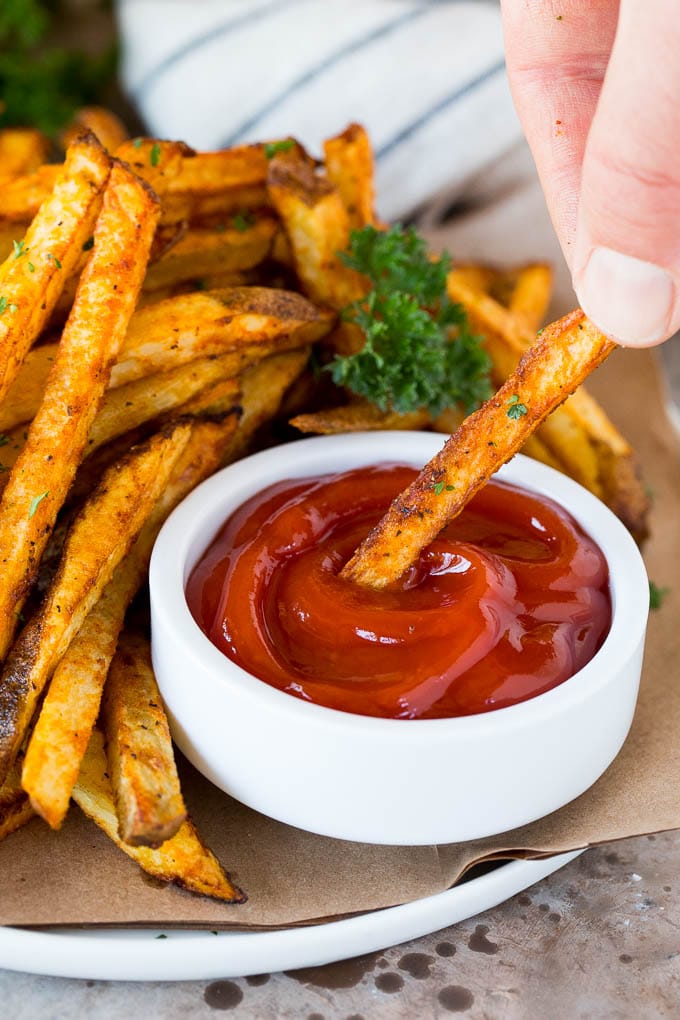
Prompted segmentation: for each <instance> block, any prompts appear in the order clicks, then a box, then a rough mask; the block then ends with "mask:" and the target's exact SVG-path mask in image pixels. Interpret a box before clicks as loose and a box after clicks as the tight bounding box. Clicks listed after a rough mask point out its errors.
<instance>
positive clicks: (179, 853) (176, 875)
mask: <svg viewBox="0 0 680 1020" xmlns="http://www.w3.org/2000/svg"><path fill="white" fill-rule="evenodd" d="M73 799H74V800H75V802H76V803H77V805H78V807H79V808H80V809H81V811H83V812H84V813H85V814H86V815H87V817H88V818H91V819H92V821H93V822H95V823H96V824H97V825H98V826H99V828H100V829H103V831H104V832H105V833H106V835H107V836H108V837H109V839H111V840H113V842H114V843H115V844H116V846H118V847H119V848H120V849H121V850H123V851H124V853H126V854H127V855H128V857H132V859H133V860H135V861H136V862H137V864H139V865H140V867H141V868H143V869H144V871H146V872H148V873H149V874H150V875H153V876H154V877H155V878H158V879H161V880H162V881H164V882H174V883H175V884H177V885H179V886H181V887H182V888H183V889H188V890H189V891H190V892H195V893H200V894H201V895H203V896H212V897H213V898H214V899H218V900H223V901H225V902H227V903H244V902H245V900H246V896H245V895H244V893H242V892H241V890H240V889H238V888H237V887H236V886H235V885H233V884H232V882H231V880H230V878H229V875H228V874H227V873H226V872H225V871H224V870H223V869H222V866H221V865H220V863H219V861H218V860H217V858H216V857H215V855H214V854H213V853H212V852H211V851H210V850H209V849H208V847H207V846H206V845H205V844H204V843H203V842H202V840H201V838H200V836H199V835H198V833H197V831H196V829H195V827H194V825H193V823H192V822H191V821H190V820H188V819H187V821H186V822H184V824H183V825H182V827H181V829H180V830H179V832H178V833H177V835H176V836H173V838H172V839H169V840H167V841H166V842H165V843H164V844H163V845H162V846H161V847H159V848H158V849H157V850H152V849H151V848H150V847H141V846H140V847H133V846H128V844H127V843H124V842H123V841H122V840H121V839H120V837H119V836H118V818H117V817H116V809H115V804H114V800H113V792H112V790H111V783H110V781H109V779H108V775H107V761H106V754H105V753H104V741H103V737H102V734H101V733H100V732H99V730H95V731H94V732H93V734H92V738H91V740H90V744H89V746H88V749H87V753H86V755H85V758H84V760H83V765H82V768H81V770H80V776H79V778H78V782H77V784H76V786H75V789H74V790H73Z"/></svg>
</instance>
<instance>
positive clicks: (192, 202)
mask: <svg viewBox="0 0 680 1020" xmlns="http://www.w3.org/2000/svg"><path fill="white" fill-rule="evenodd" d="M123 144H125V143H123ZM298 151H299V150H298ZM268 165H269V164H268V160H267V157H266V156H265V152H264V146H262V145H245V146H241V147H237V148H234V149H224V150H222V151H220V152H201V153H197V154H196V155H195V156H188V157H187V158H186V159H185V160H183V163H182V168H181V170H180V172H179V174H178V175H177V176H176V177H175V178H174V179H173V181H172V183H171V184H170V185H169V187H168V192H167V194H166V196H165V201H164V203H163V214H162V220H161V222H162V223H163V224H173V223H178V222H180V221H182V220H187V219H188V220H196V219H202V218H205V217H208V216H223V217H225V218H226V217H229V216H231V215H233V214H237V213H239V212H240V211H241V210H243V209H258V208H261V207H263V206H266V205H268V204H269V201H268V196H267V189H266V180H267V170H268ZM60 171H61V166H59V165H58V164H50V165H44V166H40V167H38V169H37V170H36V171H35V172H34V173H27V174H25V175H22V176H21V177H17V178H15V179H14V180H12V181H9V182H7V183H6V184H5V185H4V186H3V195H2V208H1V209H0V225H2V224H4V225H6V224H8V223H28V222H30V220H31V219H32V218H33V217H34V216H35V214H36V213H37V211H38V209H39V208H40V205H41V203H42V202H44V201H45V199H46V198H47V197H48V196H49V194H50V192H51V191H52V189H53V187H54V184H55V181H56V180H57V178H58V176H59V173H60Z"/></svg>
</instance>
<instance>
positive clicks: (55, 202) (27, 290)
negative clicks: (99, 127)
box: [0, 135, 111, 401]
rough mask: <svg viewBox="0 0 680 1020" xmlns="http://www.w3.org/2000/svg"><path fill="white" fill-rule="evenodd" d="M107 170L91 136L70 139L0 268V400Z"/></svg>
mask: <svg viewBox="0 0 680 1020" xmlns="http://www.w3.org/2000/svg"><path fill="white" fill-rule="evenodd" d="M110 169H111V161H110V159H109V157H108V156H107V155H106V153H105V152H104V150H103V149H102V147H101V146H100V145H99V142H97V141H96V139H95V138H94V137H93V136H92V135H90V136H88V137H85V138H80V139H79V140H78V141H77V142H74V144H73V145H72V146H71V148H70V149H69V151H68V153H67V156H66V162H65V164H64V169H63V172H62V173H60V174H59V175H58V176H57V178H56V180H55V184H54V189H53V191H52V193H51V194H50V195H49V197H48V198H46V200H45V202H44V204H43V205H42V206H41V208H40V211H39V212H38V213H37V215H36V217H35V219H34V220H33V222H32V223H31V225H30V227H29V228H28V230H27V232H26V236H25V237H24V238H23V240H17V242H16V245H15V246H14V249H13V251H12V252H11V253H10V254H9V255H8V256H7V258H6V259H5V261H4V262H3V264H2V266H0V304H1V305H2V314H1V315H0V401H2V400H3V399H4V397H5V396H6V394H7V391H8V389H9V387H10V386H11V384H12V381H13V380H14V379H15V378H16V375H17V372H18V371H19V368H20V366H21V363H22V362H23V360H24V358H25V357H26V354H27V352H28V350H29V348H30V347H31V345H32V344H33V342H34V340H35V339H36V337H37V336H38V334H39V333H40V331H41V330H42V329H43V327H44V326H45V324H46V322H47V321H48V319H49V317H50V314H51V312H52V309H53V308H54V305H55V303H56V301H57V298H58V297H59V295H60V293H61V291H62V288H63V286H64V281H65V280H66V278H67V277H68V275H69V273H70V272H71V271H72V269H73V267H74V266H75V265H76V263H77V261H78V260H79V259H80V257H81V256H82V248H83V244H84V243H85V242H86V241H87V238H88V237H89V235H90V234H91V233H92V226H93V224H94V222H95V218H96V216H97V214H98V212H99V208H100V205H101V199H102V193H103V189H104V185H105V184H106V181H107V178H108V176H109V172H110ZM5 190H6V189H5V188H3V202H4V192H5Z"/></svg>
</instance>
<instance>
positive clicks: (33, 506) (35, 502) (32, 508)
mask: <svg viewBox="0 0 680 1020" xmlns="http://www.w3.org/2000/svg"><path fill="white" fill-rule="evenodd" d="M49 494H50V490H49V489H45V491H44V492H41V493H40V495H39V496H34V497H33V499H32V500H31V503H30V506H29V508H28V517H29V520H30V518H31V517H32V516H33V514H34V513H35V512H36V510H37V509H38V507H39V506H40V504H41V503H42V501H43V500H44V499H46V498H47V496H49Z"/></svg>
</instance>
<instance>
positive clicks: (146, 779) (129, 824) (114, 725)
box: [102, 634, 187, 847]
mask: <svg viewBox="0 0 680 1020" xmlns="http://www.w3.org/2000/svg"><path fill="white" fill-rule="evenodd" d="M102 724H103V728H104V736H105V740H106V757H107V759H108V763H109V775H110V776H111V783H112V786H113V790H114V795H115V798H116V808H117V814H118V834H119V836H120V838H121V839H122V840H123V842H124V843H128V844H129V845H130V846H151V847H158V846H160V845H161V844H162V843H164V842H165V841H166V839H171V838H172V836H174V835H175V833H176V832H177V831H178V830H179V828H180V826H181V825H182V822H183V821H184V820H185V818H186V815H187V812H186V807H185V806H184V800H183V799H182V793H181V791H180V788H179V777H178V775H177V768H176V766H175V756H174V754H173V750H172V741H171V739H170V727H169V726H168V720H167V717H166V715H165V710H164V708H163V700H162V698H161V694H160V691H159V690H158V684H157V683H156V678H155V676H154V674H153V669H152V666H151V649H150V648H149V642H148V640H147V639H145V638H143V637H142V636H141V635H139V634H123V636H122V637H121V639H120V641H119V644H118V650H117V652H116V654H115V656H114V659H113V662H112V663H111V668H110V669H109V675H108V677H107V680H106V686H105V688H104V700H103V702H102Z"/></svg>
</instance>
